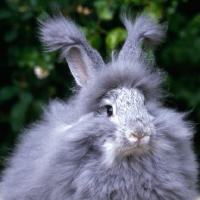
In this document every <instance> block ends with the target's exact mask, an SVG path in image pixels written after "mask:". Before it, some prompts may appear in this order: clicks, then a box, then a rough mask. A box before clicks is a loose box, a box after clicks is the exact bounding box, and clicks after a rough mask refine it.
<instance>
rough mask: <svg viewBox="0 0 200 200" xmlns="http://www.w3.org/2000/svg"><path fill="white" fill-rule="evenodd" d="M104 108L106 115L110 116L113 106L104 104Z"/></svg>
mask: <svg viewBox="0 0 200 200" xmlns="http://www.w3.org/2000/svg"><path fill="white" fill-rule="evenodd" d="M106 110H107V115H108V117H110V116H112V115H113V107H112V106H110V105H107V106H106Z"/></svg>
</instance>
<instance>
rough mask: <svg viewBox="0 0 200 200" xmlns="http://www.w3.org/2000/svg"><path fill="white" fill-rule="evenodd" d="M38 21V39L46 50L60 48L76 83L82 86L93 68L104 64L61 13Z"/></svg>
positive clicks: (77, 29)
mask: <svg viewBox="0 0 200 200" xmlns="http://www.w3.org/2000/svg"><path fill="white" fill-rule="evenodd" d="M39 22H40V39H41V41H42V42H43V44H44V46H45V47H46V49H47V51H55V50H58V49H61V55H60V58H61V59H63V58H65V59H66V60H67V63H68V65H69V68H70V70H71V73H72V75H73V76H74V78H75V80H76V83H77V84H78V85H79V86H81V87H83V86H84V85H85V84H87V83H88V82H89V81H90V80H91V79H92V77H93V75H94V71H95V69H98V68H101V67H103V66H104V62H103V60H102V58H101V56H100V55H99V53H98V52H97V51H96V50H94V49H93V48H92V47H91V46H90V45H89V44H88V42H87V40H86V38H85V37H84V35H83V34H82V32H81V31H80V29H79V28H78V27H77V25H76V24H74V23H73V22H72V21H71V20H70V19H66V18H64V17H63V16H62V15H61V14H60V15H59V16H57V17H52V18H50V17H48V18H45V19H44V20H41V21H39Z"/></svg>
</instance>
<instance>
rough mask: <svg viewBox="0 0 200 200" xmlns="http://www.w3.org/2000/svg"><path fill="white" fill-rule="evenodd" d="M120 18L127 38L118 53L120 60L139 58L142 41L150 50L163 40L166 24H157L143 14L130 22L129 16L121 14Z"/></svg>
mask: <svg viewBox="0 0 200 200" xmlns="http://www.w3.org/2000/svg"><path fill="white" fill-rule="evenodd" d="M121 18H122V22H123V23H124V25H125V27H126V29H127V31H128V36H127V39H126V41H125V43H124V45H123V47H122V49H121V51H120V53H119V58H120V59H125V58H134V57H135V58H138V57H140V55H141V53H142V41H144V42H145V43H146V44H147V45H148V46H149V47H150V48H154V47H155V46H156V45H158V44H160V43H161V42H162V41H163V40H164V38H165V32H166V29H167V24H157V23H156V22H155V21H154V20H153V19H152V18H150V17H148V16H147V15H145V14H141V15H138V16H137V17H136V19H135V20H132V17H130V15H127V14H126V13H123V14H122V16H121Z"/></svg>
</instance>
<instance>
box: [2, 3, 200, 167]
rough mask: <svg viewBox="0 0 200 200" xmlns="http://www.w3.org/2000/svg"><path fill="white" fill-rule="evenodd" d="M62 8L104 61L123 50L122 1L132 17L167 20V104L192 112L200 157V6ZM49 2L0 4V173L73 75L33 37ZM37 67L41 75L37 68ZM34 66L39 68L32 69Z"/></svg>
mask: <svg viewBox="0 0 200 200" xmlns="http://www.w3.org/2000/svg"><path fill="white" fill-rule="evenodd" d="M56 3H57V4H58V5H59V6H60V9H61V11H62V13H63V14H64V15H65V16H70V17H71V18H72V19H73V20H74V21H76V22H77V23H78V24H79V25H80V26H81V27H82V29H83V31H84V33H85V35H86V37H87V39H88V41H89V43H90V44H91V45H92V46H93V47H94V48H96V49H97V50H98V51H99V52H100V53H101V55H102V56H103V58H104V59H105V60H109V55H110V53H111V51H112V49H113V48H115V49H120V48H121V46H122V44H123V41H124V40H125V38H126V31H125V29H124V27H123V26H122V23H121V21H120V10H121V8H122V6H126V7H128V8H129V9H130V10H131V12H132V13H133V15H136V14H137V13H140V12H148V13H149V14H150V16H152V17H154V18H157V19H159V21H160V22H168V32H167V38H166V41H165V43H164V44H162V45H161V46H159V48H158V49H157V51H156V53H155V55H156V60H157V65H158V67H160V68H161V69H164V70H165V71H166V72H167V75H168V76H167V82H166V84H165V88H166V89H167V90H168V92H169V96H168V98H167V99H166V102H165V104H166V105H167V106H170V107H172V108H176V109H177V110H179V111H191V113H190V114H189V116H188V118H189V119H190V120H192V121H193V122H194V123H195V125H196V134H195V137H194V150H195V152H196V155H197V159H198V160H200V159H199V158H200V126H199V121H200V89H199V87H200V7H199V1H197V0H124V1H122V0H93V1H91V0H79V1H74V0H71V1H69V0H57V1H56ZM53 7H55V2H53V1H42V0H1V1H0V34H1V37H0V38H1V40H0V170H2V169H3V168H4V164H5V157H6V156H8V155H9V153H10V152H12V149H13V147H14V145H15V143H16V139H17V137H18V136H19V134H20V133H21V132H22V131H23V128H24V127H27V125H29V124H30V123H31V122H33V121H35V120H37V119H39V117H40V116H41V114H42V106H43V105H45V104H47V103H48V101H49V100H50V99H54V98H62V99H67V97H68V96H69V95H70V88H71V87H73V79H72V76H71V75H70V72H69V69H68V67H67V64H66V63H64V62H63V63H58V62H57V57H58V53H57V52H56V53H50V54H49V53H44V52H43V48H42V45H41V43H40V42H39V39H38V24H37V19H39V18H41V17H42V15H43V13H44V12H48V13H52V8H53ZM37 70H39V72H38V71H37ZM36 71H37V72H36Z"/></svg>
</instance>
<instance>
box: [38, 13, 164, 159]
mask: <svg viewBox="0 0 200 200" xmlns="http://www.w3.org/2000/svg"><path fill="white" fill-rule="evenodd" d="M123 22H124V24H125V26H126V29H127V31H128V36H127V39H126V41H125V43H124V46H123V47H122V49H121V51H120V52H119V54H118V55H116V56H115V57H113V59H112V61H111V62H109V63H107V64H105V63H104V62H103V60H102V58H101V57H100V55H99V53H98V52H97V51H96V50H94V49H93V48H92V47H91V46H90V45H89V44H88V43H87V41H86V39H85V37H84V36H83V34H82V32H81V31H80V30H79V28H78V27H77V26H76V25H75V24H74V23H73V22H72V21H71V20H70V19H66V18H64V17H63V16H62V15H61V14H60V15H59V16H57V17H54V18H46V19H45V20H43V21H41V28H40V36H41V40H42V42H43V43H44V45H45V47H46V49H47V50H48V51H54V50H58V49H61V56H60V58H61V59H62V58H65V59H66V61H67V63H68V65H69V68H70V70H71V73H72V74H73V76H74V78H75V81H76V83H77V85H78V86H79V87H80V90H78V92H77V97H76V102H77V105H78V109H79V112H80V113H81V114H80V115H81V116H83V115H86V114H88V113H94V114H95V116H97V115H98V116H103V117H104V118H106V120H108V121H110V122H111V123H113V124H114V125H115V129H113V132H112V137H111V138H109V139H106V141H105V142H104V143H103V148H104V152H106V153H105V154H106V155H107V159H105V160H107V161H108V162H112V161H113V160H115V158H116V157H118V156H124V155H129V154H142V153H145V152H148V151H149V150H150V149H151V145H152V144H151V143H152V138H153V137H155V133H156V130H155V126H154V123H153V120H154V116H153V115H152V114H151V113H150V108H148V107H149V106H148V105H149V104H152V102H157V101H158V100H159V99H160V98H161V97H162V95H163V94H162V90H161V89H160V85H161V83H162V81H163V73H161V71H160V70H158V69H157V70H156V69H154V66H153V65H154V61H153V59H152V58H151V59H150V60H148V59H147V58H146V57H147V55H146V53H145V52H144V51H143V50H142V42H143V41H146V43H147V44H149V45H150V46H151V47H154V46H155V44H157V43H159V42H160V41H162V39H163V37H164V30H165V26H164V25H157V24H155V22H154V21H153V20H152V19H150V18H148V17H146V16H144V15H140V16H138V17H137V19H136V20H135V22H133V21H132V20H131V19H130V18H129V17H127V16H125V15H124V16H123Z"/></svg>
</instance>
